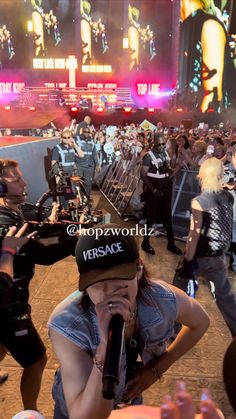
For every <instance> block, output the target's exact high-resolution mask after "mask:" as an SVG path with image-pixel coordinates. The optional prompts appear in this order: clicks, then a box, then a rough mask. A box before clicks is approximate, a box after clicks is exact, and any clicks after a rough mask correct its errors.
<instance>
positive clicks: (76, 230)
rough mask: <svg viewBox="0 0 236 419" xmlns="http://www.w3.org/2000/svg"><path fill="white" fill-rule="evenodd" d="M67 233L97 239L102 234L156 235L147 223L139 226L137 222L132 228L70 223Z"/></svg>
mask: <svg viewBox="0 0 236 419" xmlns="http://www.w3.org/2000/svg"><path fill="white" fill-rule="evenodd" d="M66 231H67V234H68V235H69V236H76V235H78V236H95V240H98V238H99V237H100V236H118V235H119V234H122V236H154V235H155V229H154V228H148V227H147V225H146V224H145V225H144V226H143V227H139V225H138V224H135V227H132V228H125V227H124V228H121V227H120V228H118V227H117V228H109V227H107V228H106V227H105V228H99V227H97V228H92V227H89V228H84V227H81V225H79V226H78V225H76V224H69V225H68V227H67V229H66Z"/></svg>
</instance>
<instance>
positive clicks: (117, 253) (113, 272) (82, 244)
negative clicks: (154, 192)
mask: <svg viewBox="0 0 236 419" xmlns="http://www.w3.org/2000/svg"><path fill="white" fill-rule="evenodd" d="M97 229H101V230H102V234H101V235H100V236H99V237H98V238H97V237H96V230H97ZM97 229H96V228H95V229H94V234H93V235H86V230H85V235H83V236H81V237H80V238H79V240H78V243H77V245H76V249H75V257H76V262H77V264H78V269H79V273H80V280H79V290H80V291H83V290H85V289H86V288H88V287H90V285H93V284H96V283H97V282H100V281H103V280H105V279H127V280H129V279H133V278H134V277H135V275H136V273H137V267H138V258H139V252H138V246H137V244H136V241H135V239H134V237H132V236H130V235H127V236H126V235H123V234H122V227H121V226H117V225H115V224H110V225H104V226H101V227H98V228H97ZM90 230H91V229H90ZM101 230H100V231H99V233H100V232H101ZM118 231H119V232H118ZM124 231H125V232H126V233H127V229H124ZM116 233H118V234H116Z"/></svg>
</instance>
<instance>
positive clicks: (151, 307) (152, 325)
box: [49, 224, 209, 419]
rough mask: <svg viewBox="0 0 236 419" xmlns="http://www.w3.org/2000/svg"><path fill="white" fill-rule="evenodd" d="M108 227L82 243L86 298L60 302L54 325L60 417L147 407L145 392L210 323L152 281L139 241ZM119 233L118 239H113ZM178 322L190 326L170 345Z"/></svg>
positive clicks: (194, 306)
mask: <svg viewBox="0 0 236 419" xmlns="http://www.w3.org/2000/svg"><path fill="white" fill-rule="evenodd" d="M103 228H104V231H103V233H102V234H101V228H99V233H100V235H99V237H97V234H96V233H97V231H96V229H95V232H94V234H93V235H90V236H86V235H83V236H81V237H80V238H79V240H78V244H77V246H76V251H75V255H76V262H77V264H78V269H79V273H80V279H79V290H80V291H82V293H81V292H77V293H73V294H72V295H71V296H70V297H69V298H67V299H66V300H64V301H63V302H62V303H60V304H59V305H58V306H57V308H56V309H55V310H54V312H53V314H52V316H51V318H50V319H49V334H50V338H51V340H52V343H53V348H54V350H55V352H56V355H57V357H58V359H59V361H60V364H61V369H60V370H59V371H57V374H56V377H55V382H54V388H53V396H54V400H55V402H56V405H55V412H54V419H65V418H70V419H73V418H76V419H79V418H83V419H94V418H99V419H105V418H107V417H108V416H109V414H110V413H111V410H112V409H113V408H114V407H118V406H119V405H120V404H121V403H125V404H130V403H131V404H142V397H141V396H142V392H143V391H144V390H145V389H147V388H148V387H150V386H151V385H152V384H153V383H154V382H156V381H157V380H159V379H160V378H161V377H162V375H163V374H164V373H165V372H166V371H167V370H168V369H169V368H170V366H171V365H172V364H173V363H174V362H175V361H176V360H177V359H179V358H180V357H181V356H183V355H184V354H185V353H186V352H187V351H188V350H189V349H190V348H192V347H193V346H194V345H195V344H196V343H197V341H198V340H199V339H201V337H202V336H203V334H204V333H205V331H206V330H207V328H208V325H209V318H208V315H207V313H206V312H205V311H204V309H203V308H202V306H201V305H200V304H199V303H198V302H197V301H196V300H194V299H192V298H189V297H188V296H187V295H186V294H185V293H183V292H182V291H180V290H178V289H177V288H175V287H172V286H170V285H167V284H166V283H164V282H162V281H155V282H154V281H152V280H151V279H149V278H148V276H147V272H146V269H145V267H144V266H143V263H142V261H141V260H140V258H139V252H138V247H137V244H136V241H135V239H134V237H132V236H127V235H125V236H124V235H123V234H122V229H121V228H120V226H117V225H114V224H110V225H105V226H103ZM118 228H119V233H118V234H116V235H113V234H110V235H107V234H106V232H107V231H109V230H111V229H116V231H117V230H118ZM105 229H106V230H105ZM113 232H114V231H113ZM176 319H179V321H180V322H181V323H182V324H183V325H184V326H183V328H182V330H181V332H180V334H179V335H178V336H177V338H176V339H175V341H174V342H173V343H171V344H170V345H169V341H170V339H171V337H172V333H173V326H174V323H175V320H176ZM138 356H140V358H141V360H142V361H141V362H136V361H137V358H138Z"/></svg>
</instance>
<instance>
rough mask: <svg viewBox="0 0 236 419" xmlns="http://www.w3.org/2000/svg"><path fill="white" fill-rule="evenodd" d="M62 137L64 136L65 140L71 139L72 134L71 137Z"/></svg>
mask: <svg viewBox="0 0 236 419" xmlns="http://www.w3.org/2000/svg"><path fill="white" fill-rule="evenodd" d="M62 138H63V140H70V138H71V136H70V137H62Z"/></svg>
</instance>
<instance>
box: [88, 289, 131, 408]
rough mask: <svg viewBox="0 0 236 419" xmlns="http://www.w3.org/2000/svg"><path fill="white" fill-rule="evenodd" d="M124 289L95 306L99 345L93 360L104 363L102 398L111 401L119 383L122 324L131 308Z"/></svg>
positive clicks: (127, 317) (126, 319)
mask: <svg viewBox="0 0 236 419" xmlns="http://www.w3.org/2000/svg"><path fill="white" fill-rule="evenodd" d="M126 288H127V286H125V287H121V288H120V289H119V290H118V291H116V293H114V294H112V295H110V297H108V298H106V300H104V301H103V302H100V303H98V304H97V305H96V312H97V316H98V323H99V329H100V344H99V347H98V349H97V353H96V357H95V359H96V360H98V361H101V360H102V361H104V360H105V361H104V368H103V397H104V398H105V399H107V400H111V399H113V398H114V396H115V388H116V385H117V384H118V382H119V374H120V360H121V354H122V347H123V340H124V324H125V321H128V319H129V317H130V312H131V307H130V301H129V300H128V298H127V297H128V296H127V295H124V293H125V291H126V290H125V289H126Z"/></svg>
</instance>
